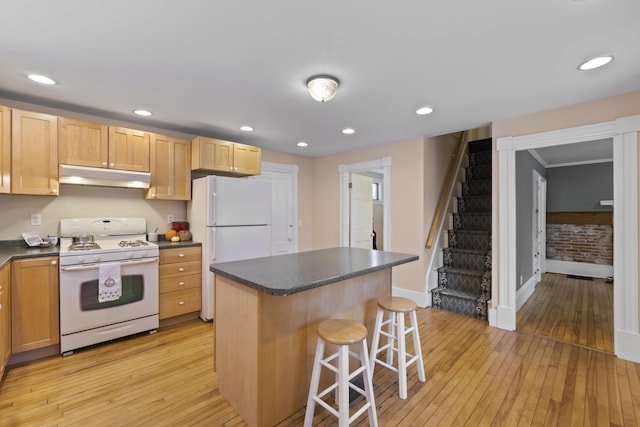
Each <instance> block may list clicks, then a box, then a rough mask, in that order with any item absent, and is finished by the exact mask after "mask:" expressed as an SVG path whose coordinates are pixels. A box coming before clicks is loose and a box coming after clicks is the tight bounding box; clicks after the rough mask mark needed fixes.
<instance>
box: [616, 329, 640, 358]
mask: <svg viewBox="0 0 640 427" xmlns="http://www.w3.org/2000/svg"><path fill="white" fill-rule="evenodd" d="M614 340H615V341H614V342H615V347H616V348H615V354H616V356H618V357H619V358H621V359H625V360H630V361H631V362H635V363H640V335H638V334H637V333H634V332H627V331H616V335H615V338H614Z"/></svg>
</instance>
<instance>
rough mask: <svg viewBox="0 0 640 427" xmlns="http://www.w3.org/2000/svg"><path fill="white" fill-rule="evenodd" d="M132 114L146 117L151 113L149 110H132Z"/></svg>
mask: <svg viewBox="0 0 640 427" xmlns="http://www.w3.org/2000/svg"><path fill="white" fill-rule="evenodd" d="M133 112H134V114H137V115H139V116H145V117H148V116H150V115H151V111H147V110H133Z"/></svg>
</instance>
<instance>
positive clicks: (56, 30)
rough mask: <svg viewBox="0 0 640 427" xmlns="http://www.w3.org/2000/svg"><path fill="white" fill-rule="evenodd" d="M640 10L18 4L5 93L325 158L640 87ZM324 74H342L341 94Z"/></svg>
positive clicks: (410, 2)
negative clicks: (315, 82) (592, 62)
mask: <svg viewBox="0 0 640 427" xmlns="http://www.w3.org/2000/svg"><path fill="white" fill-rule="evenodd" d="M638 17H640V1H638V0H528V1H526V0H519V1H514V0H491V1H478V0H458V1H433V0H432V1H428V0H407V1H404V2H371V1H365V0H348V1H344V0H341V1H337V0H325V1H322V2H307V1H300V0H280V1H275V2H274V1H271V2H266V1H257V0H254V1H247V0H235V1H226V2H222V1H211V0H186V1H181V2H178V1H170V0H135V1H131V0H109V1H104V2H88V1H86V0H84V1H83V0H57V1H47V0H13V1H7V2H3V4H2V12H1V14H0V64H1V66H0V98H4V99H5V100H10V101H12V100H13V101H23V102H29V103H34V104H38V105H43V106H47V107H54V108H58V109H62V110H67V111H72V112H81V113H87V114H91V115H95V116H100V117H106V118H110V119H114V120H124V121H128V122H132V123H136V124H140V126H145V125H147V124H148V126H149V127H154V128H161V129H166V130H167V133H173V134H180V135H183V134H184V135H203V136H212V137H218V138H223V139H230V140H233V141H236V142H245V143H248V144H253V145H257V146H260V147H263V148H269V149H273V150H277V151H283V152H290V153H295V154H299V155H304V156H310V157H317V156H323V155H327V154H332V153H338V152H342V151H348V150H352V149H356V148H361V147H366V146H369V145H374V144H381V143H386V142H391V141H397V140H402V139H407V138H414V137H420V136H436V135H442V134H446V133H451V132H455V131H459V130H464V129H471V128H475V127H479V126H484V125H487V124H489V123H490V122H492V121H493V120H496V119H501V118H506V117H511V116H517V115H521V114H525V113H529V112H534V111H540V110H545V109H549V108H554V107H559V106H564V105H571V104H575V103H580V102H584V101H589V100H593V99H598V98H603V97H607V96H611V95H618V94H622V93H629V92H633V91H636V90H639V89H640V55H639V54H638V42H639V41H640V25H639V24H638V22H639V21H638ZM605 53H610V54H613V55H614V56H615V60H614V61H613V63H611V64H609V65H608V66H606V67H604V68H602V69H598V70H594V71H591V72H580V71H577V69H576V67H577V65H578V64H579V63H580V62H582V61H584V60H586V59H589V58H591V57H593V56H596V55H600V54H605ZM28 73H40V74H46V75H48V76H50V77H52V78H54V79H55V80H57V81H58V82H59V85H56V86H41V85H37V84H34V83H32V82H31V81H29V80H28V79H27V78H26V77H25V76H26V74H28ZM314 74H332V75H335V76H336V77H338V79H340V81H341V87H340V89H339V91H338V94H337V95H336V97H335V98H334V99H333V100H332V101H330V102H328V103H324V104H322V103H319V102H316V101H314V100H312V98H311V97H310V96H309V94H308V93H307V90H306V86H305V83H306V80H307V78H308V77H310V76H312V75H314ZM423 105H431V106H433V107H434V108H435V112H434V113H433V114H431V115H429V116H417V115H416V114H415V113H414V112H415V110H416V109H417V108H418V107H420V106H423ZM135 108H145V109H148V110H151V111H152V112H153V113H154V115H153V116H152V117H150V118H146V119H144V118H138V117H134V116H133V115H132V114H131V111H132V110H133V109H135ZM244 124H248V125H251V126H253V127H254V129H255V130H254V132H252V133H244V132H241V131H240V130H238V128H239V127H240V126H241V125H244ZM345 127H353V128H354V129H356V133H355V134H354V135H343V134H342V133H341V130H342V129H343V128H345ZM298 141H306V142H307V143H309V147H307V148H305V149H300V148H298V147H296V143H297V142H298Z"/></svg>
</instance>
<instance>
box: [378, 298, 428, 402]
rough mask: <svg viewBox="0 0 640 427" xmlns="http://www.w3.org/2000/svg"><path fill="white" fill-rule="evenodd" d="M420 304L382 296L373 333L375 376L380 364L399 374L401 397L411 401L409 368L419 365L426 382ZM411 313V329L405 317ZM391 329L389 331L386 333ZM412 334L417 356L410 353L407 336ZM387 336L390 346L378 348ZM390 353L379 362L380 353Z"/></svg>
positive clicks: (422, 378) (420, 373)
mask: <svg viewBox="0 0 640 427" xmlns="http://www.w3.org/2000/svg"><path fill="white" fill-rule="evenodd" d="M416 308H417V305H416V303H415V302H413V301H412V300H410V299H408V298H402V297H392V296H388V297H382V298H380V299H379V300H378V312H377V313H376V325H375V329H374V331H373V343H372V345H371V375H372V377H373V372H374V370H375V367H376V363H378V364H379V365H382V366H384V367H385V368H388V369H391V370H392V371H394V372H397V373H398V385H399V387H400V398H401V399H406V398H407V367H408V366H409V365H410V364H412V363H414V362H415V363H417V365H418V379H420V381H422V382H425V376H424V362H423V361H422V349H421V348H420V335H419V332H418V318H417V316H416ZM385 312H388V313H389V317H388V319H387V320H384V313H385ZM405 313H409V317H410V319H411V327H409V328H405V323H404V315H405ZM384 326H388V329H387V332H385V331H384V330H383V327H384ZM409 333H411V334H412V336H413V348H414V351H415V353H416V354H415V355H413V354H410V353H407V349H406V343H405V336H406V335H407V334H409ZM381 335H382V336H385V337H387V344H386V345H384V346H382V347H378V346H379V344H380V336H381ZM384 350H386V351H387V358H386V361H382V360H380V359H378V353H380V352H382V351H384ZM394 352H395V353H398V366H397V367H395V366H393V354H394ZM407 358H409V359H408V360H407Z"/></svg>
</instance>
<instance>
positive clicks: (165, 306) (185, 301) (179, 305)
mask: <svg viewBox="0 0 640 427" xmlns="http://www.w3.org/2000/svg"><path fill="white" fill-rule="evenodd" d="M200 303H201V301H200V288H194V289H185V290H184V291H177V292H169V293H166V294H162V295H160V320H162V319H166V318H169V317H174V316H180V315H182V314H187V313H192V312H194V311H199V310H200Z"/></svg>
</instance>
